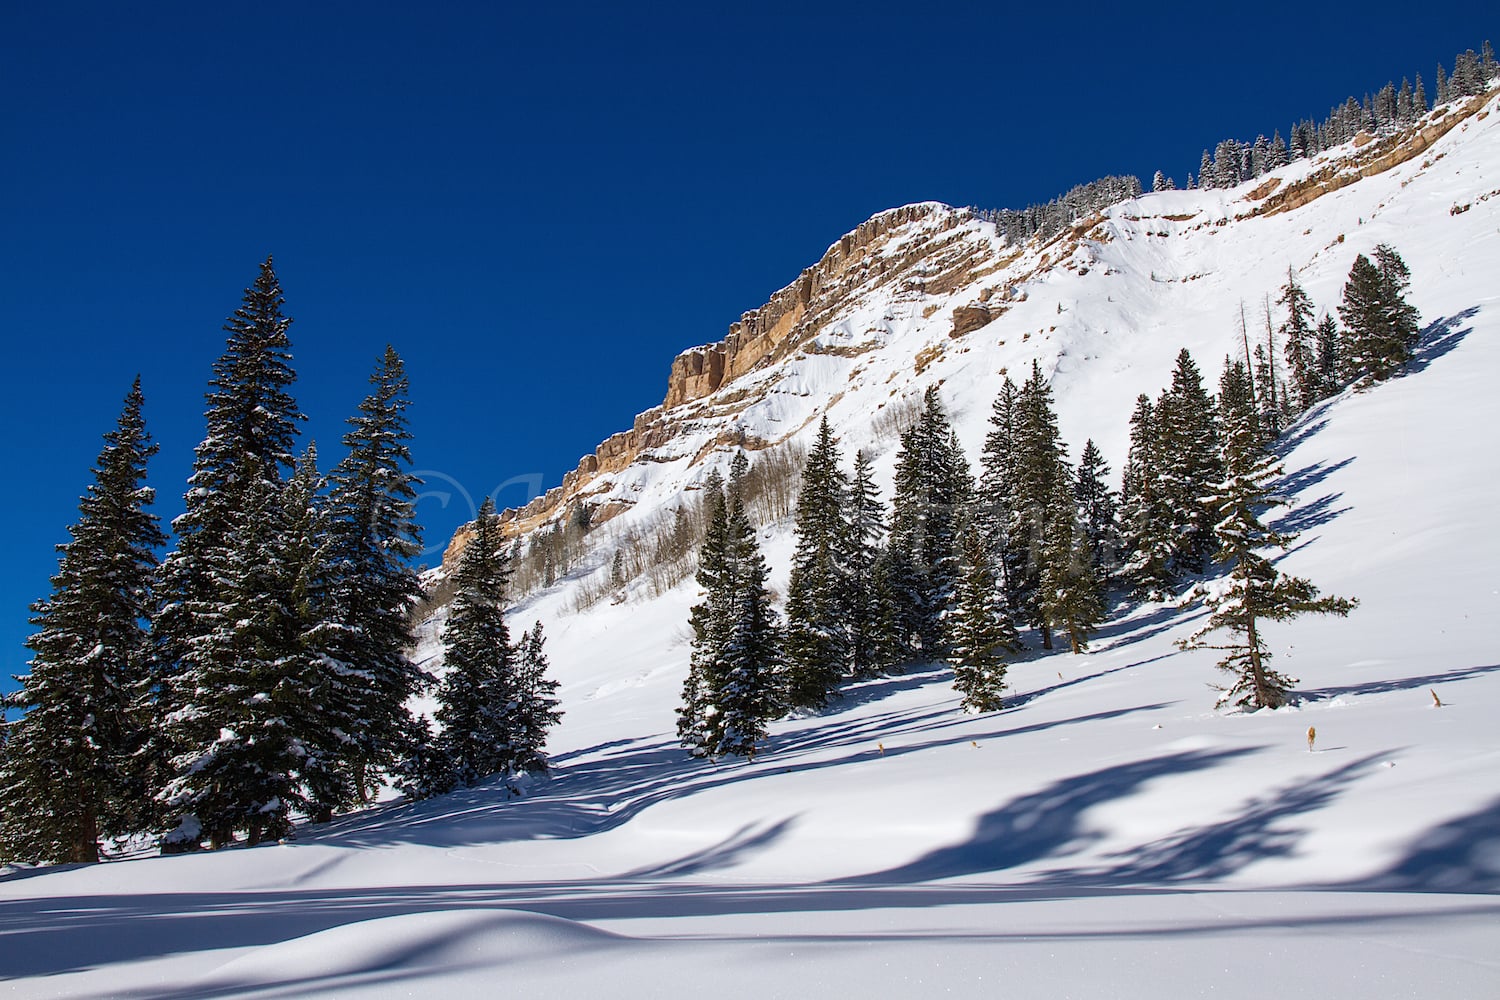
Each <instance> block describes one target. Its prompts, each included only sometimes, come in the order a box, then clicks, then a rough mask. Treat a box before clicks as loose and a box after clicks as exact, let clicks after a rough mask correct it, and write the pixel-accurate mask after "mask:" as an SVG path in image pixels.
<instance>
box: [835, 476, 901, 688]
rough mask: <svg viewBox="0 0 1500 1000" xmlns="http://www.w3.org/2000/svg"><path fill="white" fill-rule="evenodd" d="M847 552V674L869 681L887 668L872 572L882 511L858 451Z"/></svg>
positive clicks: (887, 646) (876, 559)
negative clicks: (868, 678)
mask: <svg viewBox="0 0 1500 1000" xmlns="http://www.w3.org/2000/svg"><path fill="white" fill-rule="evenodd" d="M848 510H849V520H848V523H847V524H846V532H847V534H846V537H845V544H846V546H847V547H848V579H847V581H846V582H847V586H848V607H847V611H846V614H847V619H846V620H847V623H848V636H849V672H850V673H851V674H852V675H853V676H855V677H873V676H875V675H876V674H879V673H881V672H882V671H884V670H885V669H887V668H888V667H890V666H891V661H890V660H889V652H890V649H891V646H892V643H891V641H890V638H889V636H887V635H885V634H884V629H883V627H882V625H883V623H882V617H883V616H882V609H881V591H880V586H879V579H878V576H877V573H876V567H877V565H878V563H879V561H880V555H881V552H882V546H881V538H882V536H883V535H884V533H885V507H884V505H883V504H881V502H880V495H879V493H878V492H877V491H876V489H875V482H874V479H873V476H872V473H871V469H870V459H869V456H867V455H866V454H865V453H864V452H862V451H861V452H858V453H856V454H855V456H854V483H853V485H852V487H851V489H850V491H849V506H848Z"/></svg>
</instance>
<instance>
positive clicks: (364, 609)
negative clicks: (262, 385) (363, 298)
mask: <svg viewBox="0 0 1500 1000" xmlns="http://www.w3.org/2000/svg"><path fill="white" fill-rule="evenodd" d="M370 384H371V385H373V386H374V390H373V391H372V392H371V393H370V394H369V395H368V396H366V397H365V399H364V401H363V402H361V403H360V406H359V413H358V414H357V415H356V416H354V417H351V418H350V420H349V427H350V429H349V431H348V432H347V433H346V434H345V435H344V441H343V443H344V446H345V447H346V448H348V449H349V451H348V454H347V456H346V457H345V458H344V460H343V461H341V462H340V463H339V464H338V466H337V468H335V469H334V471H333V474H332V475H331V476H330V482H331V489H330V493H329V501H328V521H329V531H330V541H331V549H332V559H333V569H334V572H333V580H332V582H331V585H330V592H329V607H328V614H327V616H326V617H327V619H328V620H329V621H330V622H333V623H336V624H337V627H338V628H337V632H336V633H335V634H334V635H333V636H332V637H331V638H332V640H333V642H332V646H333V648H332V651H331V655H330V657H329V659H328V661H327V666H328V668H329V670H330V671H331V672H332V674H333V676H330V677H328V678H327V679H326V684H327V685H328V686H337V687H339V688H341V689H342V693H341V696H340V697H339V698H338V699H337V702H338V704H339V705H340V706H341V707H342V708H343V710H344V713H345V714H344V715H343V717H341V718H340V719H338V720H337V723H336V725H335V727H334V731H335V732H336V733H337V734H338V737H339V739H340V741H341V742H342V744H343V745H342V747H340V748H338V756H339V757H341V758H342V759H343V761H344V772H345V773H344V777H343V779H342V780H341V781H339V782H338V783H337V785H336V786H335V788H334V789H330V791H331V792H333V794H332V797H331V798H329V799H327V800H326V801H321V800H320V807H321V808H320V810H319V811H321V812H323V813H324V814H325V815H326V813H327V812H328V811H331V809H332V808H334V807H344V806H349V805H352V804H354V803H355V802H357V801H361V800H364V799H365V798H367V796H368V794H369V792H370V791H372V790H373V787H374V786H375V785H376V783H377V778H376V775H377V773H378V771H379V770H380V769H382V768H388V767H390V766H391V765H392V764H394V763H395V761H396V760H397V759H398V757H399V755H400V752H401V751H400V748H401V747H402V746H403V745H404V744H405V743H406V742H407V741H408V740H409V739H410V734H411V727H412V724H413V722H412V718H411V715H410V713H409V712H408V710H407V708H406V702H407V700H408V699H409V698H410V697H411V696H412V694H414V693H415V692H416V691H417V690H418V689H419V688H420V687H421V686H423V685H424V684H426V683H428V682H430V680H431V678H429V677H428V676H427V675H426V674H425V673H424V672H423V671H422V670H420V669H419V668H418V667H417V666H416V665H415V664H414V663H412V661H411V659H410V658H409V657H408V656H407V650H408V649H410V648H411V647H412V646H413V645H414V642H413V637H412V632H411V625H412V621H411V613H412V609H413V608H414V607H415V606H416V604H417V602H418V601H419V600H420V599H421V596H422V587H421V583H420V582H419V581H418V579H417V575H416V573H415V571H414V570H413V569H412V566H411V560H412V558H413V557H415V556H416V555H417V554H418V553H419V552H420V551H421V529H420V528H419V527H418V525H417V522H416V496H417V493H416V487H417V486H418V485H420V483H421V481H420V480H419V479H417V478H416V477H415V476H413V475H412V473H411V450H410V448H409V446H408V442H409V441H410V440H411V432H410V431H409V430H408V429H407V417H406V409H407V407H408V406H409V405H410V400H409V398H408V396H407V390H408V384H407V378H406V372H405V368H404V366H403V364H402V362H401V358H400V357H399V356H398V355H397V354H396V352H395V350H394V349H393V348H391V347H389V346H388V347H386V349H385V355H384V357H382V359H381V361H380V363H379V364H378V365H377V367H376V369H375V372H374V374H373V375H371V376H370ZM330 749H332V748H330Z"/></svg>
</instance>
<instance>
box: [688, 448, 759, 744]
mask: <svg viewBox="0 0 1500 1000" xmlns="http://www.w3.org/2000/svg"><path fill="white" fill-rule="evenodd" d="M740 455H741V456H742V455H743V453H740ZM736 470H738V471H736ZM745 474H746V471H745V463H744V462H743V461H736V462H734V463H733V464H732V465H731V478H730V486H729V495H728V496H726V495H725V494H724V492H722V491H720V490H717V489H715V490H713V491H712V492H711V493H710V494H709V496H708V504H709V523H708V531H707V533H706V535H705V537H704V540H703V545H702V547H701V549H700V550H699V556H698V577H697V579H698V584H699V586H701V587H702V588H703V600H702V601H701V602H699V603H698V604H697V605H695V606H694V607H693V610H692V614H691V617H690V619H689V625H690V626H691V628H692V630H693V640H692V655H691V658H690V660H689V664H688V676H687V679H686V681H685V682H684V684H683V691H682V705H681V706H680V707H679V708H678V710H677V734H678V737H679V739H680V740H681V742H682V744H683V746H685V747H687V748H688V749H690V750H691V751H692V752H693V753H694V754H695V755H698V756H706V757H711V758H718V757H721V756H724V755H733V756H743V757H753V756H754V754H755V750H756V746H757V744H758V743H759V742H760V741H761V740H762V739H764V737H765V734H766V725H767V723H768V722H769V721H770V720H771V719H774V718H776V717H777V716H778V715H779V714H780V713H781V711H782V710H783V707H784V700H783V697H782V695H783V692H782V687H783V685H784V683H785V680H784V676H783V674H784V670H783V655H782V650H781V628H780V624H779V622H778V620H777V616H776V613H775V610H774V609H773V608H772V606H771V598H770V593H769V592H768V590H767V588H766V565H765V560H764V559H763V558H762V556H761V553H760V546H759V543H758V542H757V540H756V537H755V530H754V528H753V527H752V526H751V524H750V519H749V516H748V515H747V514H746V512H745V505H744V500H743V496H742V493H741V490H740V489H738V485H739V484H740V483H741V482H743V480H744V477H745Z"/></svg>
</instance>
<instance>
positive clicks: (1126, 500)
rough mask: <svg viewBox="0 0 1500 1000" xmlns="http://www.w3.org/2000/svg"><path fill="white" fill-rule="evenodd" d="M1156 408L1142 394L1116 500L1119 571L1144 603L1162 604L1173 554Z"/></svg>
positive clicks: (1173, 533) (1171, 576) (1172, 528)
mask: <svg viewBox="0 0 1500 1000" xmlns="http://www.w3.org/2000/svg"><path fill="white" fill-rule="evenodd" d="M1164 472H1165V463H1164V462H1163V461H1162V455H1161V441H1160V435H1159V433H1158V427H1157V419H1156V407H1155V406H1154V405H1153V404H1152V402H1151V398H1150V397H1149V396H1147V395H1145V394H1144V393H1142V394H1141V395H1140V396H1139V397H1138V398H1137V399H1136V403H1135V412H1134V413H1133V414H1131V417H1130V452H1129V455H1128V456H1127V458H1126V462H1125V471H1124V477H1123V482H1122V489H1121V496H1120V510H1121V514H1120V524H1121V533H1122V535H1123V538H1124V545H1125V551H1126V553H1127V555H1128V561H1127V562H1126V563H1125V565H1124V566H1123V567H1122V568H1121V573H1122V574H1123V575H1124V576H1125V577H1126V579H1128V580H1129V581H1130V582H1131V590H1132V592H1134V593H1135V594H1136V595H1137V596H1139V597H1142V598H1145V599H1146V600H1162V599H1164V598H1165V597H1166V595H1167V593H1168V592H1169V591H1170V590H1171V587H1172V582H1173V579H1174V573H1173V568H1172V566H1173V560H1174V557H1175V553H1176V545H1177V533H1176V518H1175V517H1174V516H1173V511H1172V509H1171V506H1170V504H1169V501H1168V498H1167V495H1166V493H1165V490H1164V481H1163V476H1164Z"/></svg>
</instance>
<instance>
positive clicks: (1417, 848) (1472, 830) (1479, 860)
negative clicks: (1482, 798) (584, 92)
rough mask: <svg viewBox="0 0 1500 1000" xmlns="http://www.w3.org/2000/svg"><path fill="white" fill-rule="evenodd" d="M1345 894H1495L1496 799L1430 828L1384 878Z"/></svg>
mask: <svg viewBox="0 0 1500 1000" xmlns="http://www.w3.org/2000/svg"><path fill="white" fill-rule="evenodd" d="M1345 888H1358V889H1372V890H1382V891H1400V892H1481V893H1488V894H1491V895H1497V894H1500V798H1497V799H1494V800H1492V801H1491V802H1490V803H1489V805H1487V806H1484V807H1483V808H1481V809H1479V810H1477V811H1476V812H1472V813H1470V814H1469V815H1467V816H1460V817H1458V818H1457V819H1452V820H1449V821H1448V822H1446V823H1441V824H1439V825H1438V826H1435V827H1433V828H1432V829H1431V830H1428V831H1427V832H1426V833H1424V834H1422V835H1421V836H1420V837H1418V838H1417V839H1416V840H1415V841H1414V842H1413V843H1412V845H1411V847H1410V848H1409V849H1408V851H1407V853H1406V856H1405V857H1404V858H1402V859H1401V860H1400V861H1398V862H1396V863H1395V864H1394V865H1392V866H1391V867H1390V868H1389V869H1387V870H1386V871H1385V872H1383V873H1381V874H1380V875H1376V876H1374V877H1373V878H1369V879H1365V880H1362V881H1359V882H1356V883H1353V884H1350V885H1346V886H1345Z"/></svg>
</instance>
